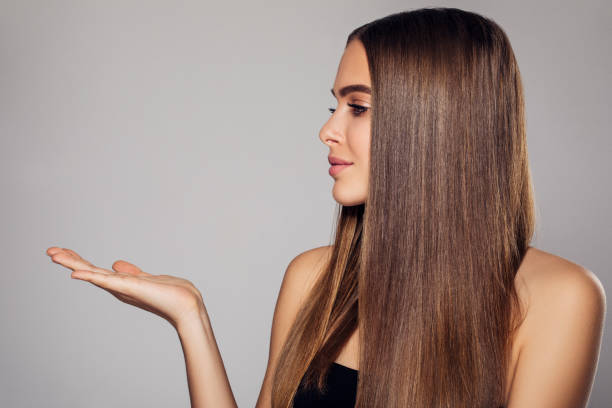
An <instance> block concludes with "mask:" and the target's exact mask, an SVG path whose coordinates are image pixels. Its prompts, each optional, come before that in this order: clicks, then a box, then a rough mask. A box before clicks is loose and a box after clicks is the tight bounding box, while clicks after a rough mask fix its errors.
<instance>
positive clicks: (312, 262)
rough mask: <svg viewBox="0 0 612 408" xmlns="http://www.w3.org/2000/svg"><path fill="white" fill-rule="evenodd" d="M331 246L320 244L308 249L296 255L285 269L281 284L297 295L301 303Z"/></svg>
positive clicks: (321, 269) (324, 263) (319, 273)
mask: <svg viewBox="0 0 612 408" xmlns="http://www.w3.org/2000/svg"><path fill="white" fill-rule="evenodd" d="M331 249H332V246H331V245H328V246H321V247H316V248H312V249H309V250H307V251H304V252H301V253H299V254H298V255H296V256H295V257H294V258H293V259H292V260H291V262H289V265H288V266H287V270H286V271H285V276H284V278H283V285H286V286H287V289H288V290H289V291H290V292H291V293H292V295H297V296H298V297H299V299H300V301H299V302H298V303H301V301H303V300H304V299H305V297H306V296H307V295H308V292H309V291H310V289H311V288H312V286H313V285H314V283H315V282H316V281H317V279H318V278H319V276H320V275H321V273H322V272H323V270H324V267H325V265H326V264H327V261H328V260H329V256H330V255H331Z"/></svg>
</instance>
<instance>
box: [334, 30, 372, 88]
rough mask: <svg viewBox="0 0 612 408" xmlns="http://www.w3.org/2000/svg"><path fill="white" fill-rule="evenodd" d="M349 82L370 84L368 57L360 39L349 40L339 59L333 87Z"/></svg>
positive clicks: (339, 86)
mask: <svg viewBox="0 0 612 408" xmlns="http://www.w3.org/2000/svg"><path fill="white" fill-rule="evenodd" d="M350 84H364V85H368V86H371V84H370V71H369V68H368V58H367V55H366V52H365V48H364V47H363V44H362V43H361V41H358V40H353V41H351V42H350V43H349V44H348V46H347V47H346V49H345V50H344V53H343V54H342V58H341V59H340V65H339V66H338V72H337V73H336V80H335V82H334V88H335V89H339V88H342V87H343V86H345V85H350Z"/></svg>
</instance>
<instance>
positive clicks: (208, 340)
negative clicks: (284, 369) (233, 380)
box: [177, 309, 237, 408]
mask: <svg viewBox="0 0 612 408" xmlns="http://www.w3.org/2000/svg"><path fill="white" fill-rule="evenodd" d="M177 333H178V335H179V339H180V341H181V346H182V348H183V354H184V356H185V366H186V370H187V383H188V386H189V397H190V399H191V408H237V404H236V400H235V399H234V394H233V393H232V389H231V386H230V383H229V380H228V378H227V373H226V372H225V367H224V365H223V360H222V358H221V353H220V352H219V348H218V346H217V341H216V340H215V336H214V333H213V330H212V326H211V324H210V320H209V319H208V315H207V313H206V310H205V309H202V310H201V311H200V313H199V314H198V315H197V316H196V317H194V318H193V319H190V320H189V321H186V322H183V323H181V324H180V325H179V326H177Z"/></svg>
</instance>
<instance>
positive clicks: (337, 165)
mask: <svg viewBox="0 0 612 408" xmlns="http://www.w3.org/2000/svg"><path fill="white" fill-rule="evenodd" d="M327 160H328V161H329V164H331V167H330V168H329V175H330V176H335V175H336V174H338V173H340V172H341V171H342V170H344V169H345V168H347V167H348V166H351V165H352V164H353V163H352V162H349V161H347V160H343V159H341V158H339V157H334V156H327Z"/></svg>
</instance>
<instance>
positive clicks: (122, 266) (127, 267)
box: [112, 260, 151, 276]
mask: <svg viewBox="0 0 612 408" xmlns="http://www.w3.org/2000/svg"><path fill="white" fill-rule="evenodd" d="M112 268H113V270H114V271H115V272H120V273H127V274H129V275H134V276H150V275H151V274H149V273H146V272H143V270H142V269H140V268H139V267H137V266H136V265H134V264H131V263H129V262H126V261H123V260H118V261H115V263H113V266H112Z"/></svg>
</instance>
